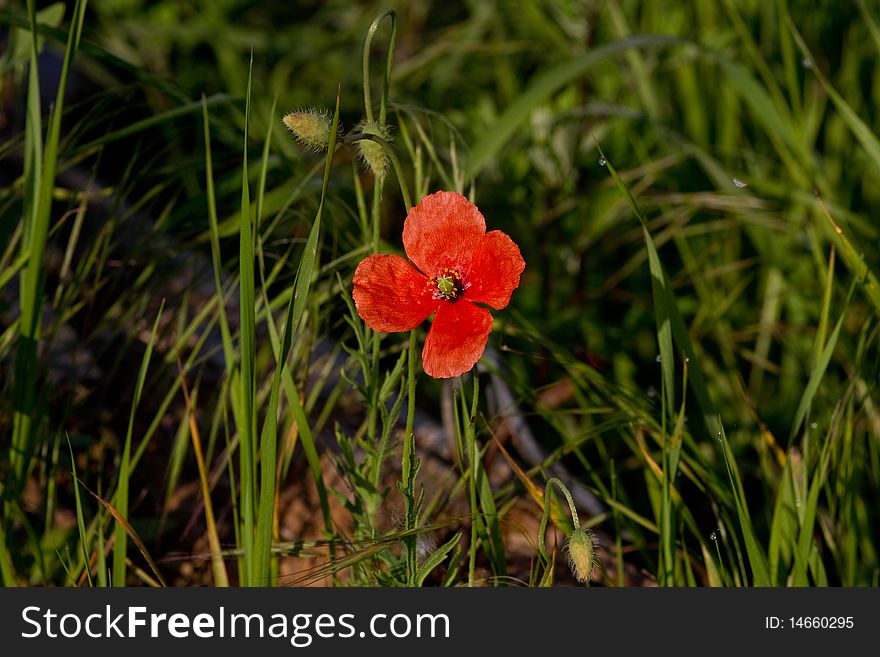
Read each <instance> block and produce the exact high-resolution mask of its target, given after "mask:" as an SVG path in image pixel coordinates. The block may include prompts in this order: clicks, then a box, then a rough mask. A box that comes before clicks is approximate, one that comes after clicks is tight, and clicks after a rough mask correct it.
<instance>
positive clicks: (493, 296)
mask: <svg viewBox="0 0 880 657" xmlns="http://www.w3.org/2000/svg"><path fill="white" fill-rule="evenodd" d="M525 268H526V261H525V260H523V258H522V255H520V252H519V247H518V246H517V245H516V243H515V242H514V241H513V240H512V239H510V238H509V237H508V236H507V235H506V234H505V233H502V232H501V231H500V230H493V231H492V232H491V233H487V234H486V235H485V236H484V237H483V239H482V240H481V241H480V244H479V246H478V247H477V250H476V251H475V252H474V259H473V260H471V268H470V271H469V272H468V273H467V275H465V277H464V280H465V284H466V285H467V286H468V287H467V288H466V291H465V296H466V298H467V299H469V300H471V301H478V302H480V303H485V304H488V305H490V306H492V307H493V308H495V309H496V310H501V309H502V308H504V307H505V306H506V305H507V304H508V303H510V295H511V294H512V293H513V291H514V290H515V289H516V288H517V287H519V276H520V274H522V272H523V269H525Z"/></svg>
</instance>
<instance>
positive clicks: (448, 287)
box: [437, 276, 455, 296]
mask: <svg viewBox="0 0 880 657" xmlns="http://www.w3.org/2000/svg"><path fill="white" fill-rule="evenodd" d="M437 289H438V290H440V292H442V293H443V294H444V295H446V296H449V295H450V294H451V293H452V291H453V290H454V289H455V283H454V282H453V280H452V276H441V277H440V278H438V279H437Z"/></svg>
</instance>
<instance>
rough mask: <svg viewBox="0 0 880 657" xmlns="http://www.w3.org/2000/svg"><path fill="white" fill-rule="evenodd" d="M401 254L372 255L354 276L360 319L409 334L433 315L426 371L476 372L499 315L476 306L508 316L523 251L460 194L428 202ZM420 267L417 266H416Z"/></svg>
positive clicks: (408, 228)
mask: <svg viewBox="0 0 880 657" xmlns="http://www.w3.org/2000/svg"><path fill="white" fill-rule="evenodd" d="M403 248H404V249H405V250H406V255H407V256H409V259H410V261H412V265H411V264H410V263H409V262H407V261H406V260H405V259H403V258H401V257H400V256H396V255H374V256H370V257H369V258H367V259H366V260H364V261H363V262H361V264H359V265H358V268H357V270H356V271H355V273H354V294H353V296H354V302H355V305H356V306H357V311H358V314H359V315H360V316H361V319H363V320H364V321H365V322H366V323H367V325H368V326H369V327H370V328H372V329H373V330H375V331H382V332H397V331H410V330H412V329H414V328H416V327H417V326H418V325H419V324H421V323H422V322H423V321H425V320H426V319H427V318H428V317H430V316H431V315H432V314H434V313H436V315H435V316H434V322H433V323H432V324H431V329H430V330H429V331H428V337H427V339H426V340H425V348H424V350H423V351H422V365H423V366H424V368H425V372H426V373H427V374H429V375H430V376H433V377H435V378H438V379H440V378H449V377H453V376H458V375H459V374H462V373H464V372H467V371H468V370H469V369H471V368H472V367H473V366H474V364H475V363H476V362H477V361H478V360H480V356H482V355H483V351H484V350H485V349H486V341H487V340H488V339H489V333H490V332H491V331H492V315H491V314H490V313H489V311H488V310H486V309H485V308H483V307H481V306H476V305H474V304H475V303H484V304H486V305H488V306H491V307H492V308H494V309H495V310H501V309H502V308H504V307H505V306H506V305H507V304H508V303H509V302H510V295H511V294H512V293H513V291H514V290H515V289H516V288H517V287H518V286H519V277H520V274H522V271H523V269H525V266H526V263H525V261H524V260H523V259H522V256H521V255H520V252H519V247H518V246H517V245H516V244H515V243H514V242H513V240H511V239H510V238H509V237H508V236H507V235H505V234H504V233H502V232H501V231H500V230H493V231H491V232H489V233H487V232H486V220H485V219H484V218H483V215H482V214H480V211H479V210H478V209H477V206H475V205H474V204H473V203H471V202H470V201H468V200H467V199H466V198H465V197H464V196H462V195H461V194H458V193H456V192H437V193H436V194H431V195H430V196H426V197H425V198H423V199H422V200H421V202H419V204H418V205H417V206H416V207H414V208H413V209H412V210H410V213H409V215H407V217H406V221H405V222H404V224H403ZM413 265H415V267H413Z"/></svg>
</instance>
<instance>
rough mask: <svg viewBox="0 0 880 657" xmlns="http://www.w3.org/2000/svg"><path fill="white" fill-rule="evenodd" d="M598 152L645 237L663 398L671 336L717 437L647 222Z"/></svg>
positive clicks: (669, 380) (669, 384) (670, 379)
mask: <svg viewBox="0 0 880 657" xmlns="http://www.w3.org/2000/svg"><path fill="white" fill-rule="evenodd" d="M599 153H600V155H601V157H602V159H603V161H604V162H605V166H606V167H607V168H608V171H609V172H610V173H611V177H612V178H613V179H614V182H615V183H616V185H617V188H618V189H619V190H620V192H621V194H623V196H624V198H625V199H626V200H627V201H628V202H629V205H630V207H631V208H632V210H633V212H634V213H635V215H636V217H638V219H639V222H640V223H641V225H642V234H643V236H644V239H645V248H646V249H647V251H648V261H649V265H650V268H651V286H652V289H653V291H654V304H655V307H654V312H655V313H656V316H657V339H658V342H659V346H660V365H661V368H662V370H663V383H664V386H665V387H666V389H667V391H668V392H667V399H668V400H669V403H670V406H669V408H672V407H673V406H672V405H671V401H672V400H673V399H674V398H673V396H672V395H673V393H672V390H673V383H674V368H675V360H674V354H673V351H672V340H673V339H674V340H675V343H676V344H677V345H678V348H679V349H681V350H682V351H683V352H684V354H685V357H686V358H687V360H688V373H689V378H690V381H691V390H692V391H693V393H694V396H695V397H696V398H697V403H698V404H699V406H700V411H701V412H702V415H703V422H704V424H705V427H706V430H707V431H708V432H709V434H710V435H711V436H718V435H719V434H720V431H721V427H720V423H719V422H718V418H717V415H716V413H715V409H714V407H713V405H712V403H711V401H710V400H709V393H708V386H707V384H706V377H705V375H704V374H703V369H702V367H701V366H700V361H699V359H698V358H697V353H696V351H695V350H694V347H693V344H692V343H691V338H690V336H689V335H688V331H687V327H686V325H685V323H684V319H682V317H681V313H680V311H679V310H678V304H677V302H676V300H675V295H674V294H673V292H672V284H671V282H670V280H669V277H668V275H667V274H666V271H665V270H664V268H663V264H662V263H661V262H660V256H659V255H658V254H657V249H656V247H655V246H654V240H653V239H652V238H651V233H650V232H649V231H648V223H647V221H646V220H645V218H644V216H643V215H642V212H641V210H640V209H639V206H638V204H637V203H636V201H635V199H634V198H633V196H632V194H631V193H630V191H629V188H628V187H627V186H626V183H624V182H623V180H622V179H621V177H620V175H619V174H618V173H617V170H616V169H615V168H614V166H613V165H612V164H611V162H609V161H608V159H607V158H606V157H605V154H604V153H602V149H601V148H600V149H599Z"/></svg>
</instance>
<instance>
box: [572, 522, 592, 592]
mask: <svg viewBox="0 0 880 657" xmlns="http://www.w3.org/2000/svg"><path fill="white" fill-rule="evenodd" d="M565 548H566V551H567V552H568V566H569V568H571V572H572V574H574V577H575V579H576V580H577V581H579V582H581V583H584V582H588V581H589V580H590V574H591V573H592V572H593V563H594V560H595V556H596V546H595V544H594V543H593V536H592V534H590V532H589V531H587V530H584V529H575V530H574V531H573V532H572V533H571V534H570V535H569V537H568V543H567V544H566V546H565Z"/></svg>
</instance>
